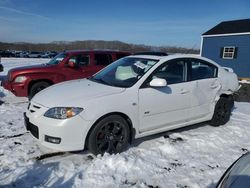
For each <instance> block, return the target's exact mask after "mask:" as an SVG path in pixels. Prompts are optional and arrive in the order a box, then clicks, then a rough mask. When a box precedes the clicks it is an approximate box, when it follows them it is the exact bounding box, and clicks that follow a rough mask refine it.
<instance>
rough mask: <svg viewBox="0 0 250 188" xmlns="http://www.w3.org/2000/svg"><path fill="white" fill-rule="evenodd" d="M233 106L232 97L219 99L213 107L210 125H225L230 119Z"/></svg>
mask: <svg viewBox="0 0 250 188" xmlns="http://www.w3.org/2000/svg"><path fill="white" fill-rule="evenodd" d="M233 104H234V101H233V99H232V97H228V98H225V97H221V98H220V99H219V100H218V102H217V103H216V105H215V109H214V115H213V117H212V120H211V122H210V124H211V125H213V126H219V125H224V124H226V123H227V122H228V121H229V119H230V115H231V110H232V107H233Z"/></svg>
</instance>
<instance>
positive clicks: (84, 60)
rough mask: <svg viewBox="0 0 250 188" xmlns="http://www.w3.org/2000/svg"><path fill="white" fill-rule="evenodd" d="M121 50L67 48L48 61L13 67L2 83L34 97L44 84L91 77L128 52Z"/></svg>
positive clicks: (16, 91) (21, 95)
mask: <svg viewBox="0 0 250 188" xmlns="http://www.w3.org/2000/svg"><path fill="white" fill-rule="evenodd" d="M128 55H130V53H128V52H120V51H106V50H105V51H99V50H98V51H97V50H90V51H67V52H63V53H60V54H58V55H57V56H56V57H54V58H53V59H51V60H50V61H49V62H48V63H47V64H42V65H34V66H26V67H18V68H14V69H11V70H10V71H9V72H8V76H7V77H6V79H5V80H4V81H2V86H3V87H4V88H5V89H7V90H9V91H11V92H12V93H13V94H14V95H16V96H19V97H29V99H31V98H32V97H33V96H34V95H35V94H36V93H38V92H39V91H41V90H43V89H44V88H46V87H48V86H50V85H53V84H56V83H59V82H63V81H67V80H73V79H80V78H87V77H89V76H92V75H93V74H95V73H96V72H98V71H99V70H101V69H102V68H103V67H105V66H107V65H109V64H110V63H112V62H113V61H115V60H117V59H119V58H122V57H125V56H128Z"/></svg>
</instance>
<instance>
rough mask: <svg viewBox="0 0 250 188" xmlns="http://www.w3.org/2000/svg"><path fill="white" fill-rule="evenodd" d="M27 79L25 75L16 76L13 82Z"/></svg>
mask: <svg viewBox="0 0 250 188" xmlns="http://www.w3.org/2000/svg"><path fill="white" fill-rule="evenodd" d="M26 79H27V77H26V76H18V77H16V79H15V80H14V82H15V83H22V82H24V81H25V80H26Z"/></svg>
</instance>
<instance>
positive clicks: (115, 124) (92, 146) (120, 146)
mask: <svg viewBox="0 0 250 188" xmlns="http://www.w3.org/2000/svg"><path fill="white" fill-rule="evenodd" d="M129 135H130V134H129V126H128V123H127V122H126V120H124V119H123V118H122V117H121V116H118V115H111V116H108V117H106V118H104V119H102V120H101V121H99V122H98V123H97V124H96V126H95V127H94V129H93V130H92V131H91V133H90V135H89V141H88V149H89V150H90V151H91V152H92V153H93V154H95V155H97V154H104V153H105V152H107V153H110V154H112V153H119V152H121V151H123V150H124V149H126V147H127V146H128V143H129V138H130V137H129Z"/></svg>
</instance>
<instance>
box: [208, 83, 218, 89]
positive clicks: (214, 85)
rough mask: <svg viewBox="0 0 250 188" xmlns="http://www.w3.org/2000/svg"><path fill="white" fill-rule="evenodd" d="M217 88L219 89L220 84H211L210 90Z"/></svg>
mask: <svg viewBox="0 0 250 188" xmlns="http://www.w3.org/2000/svg"><path fill="white" fill-rule="evenodd" d="M217 87H218V84H211V85H210V88H211V89H215V88H217Z"/></svg>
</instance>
